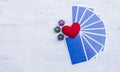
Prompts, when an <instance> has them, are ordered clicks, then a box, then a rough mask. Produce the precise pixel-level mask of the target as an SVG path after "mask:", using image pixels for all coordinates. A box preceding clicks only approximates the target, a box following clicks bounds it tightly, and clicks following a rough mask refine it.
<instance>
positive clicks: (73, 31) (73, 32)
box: [62, 23, 80, 38]
mask: <svg viewBox="0 0 120 72" xmlns="http://www.w3.org/2000/svg"><path fill="white" fill-rule="evenodd" d="M79 31H80V24H79V23H73V24H72V26H71V27H70V26H64V27H63V28H62V32H63V33H64V34H65V35H67V36H69V37H71V38H74V37H76V36H77V34H78V33H79Z"/></svg>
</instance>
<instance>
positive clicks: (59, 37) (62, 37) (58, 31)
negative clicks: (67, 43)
mask: <svg viewBox="0 0 120 72" xmlns="http://www.w3.org/2000/svg"><path fill="white" fill-rule="evenodd" d="M58 25H59V26H56V27H55V28H54V32H55V33H59V34H58V36H57V39H58V40H59V41H62V40H64V35H63V34H62V33H60V32H61V27H62V26H64V25H65V21H64V20H59V21H58Z"/></svg>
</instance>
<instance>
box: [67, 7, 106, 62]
mask: <svg viewBox="0 0 120 72" xmlns="http://www.w3.org/2000/svg"><path fill="white" fill-rule="evenodd" d="M72 22H73V23H75V22H77V23H79V24H80V28H81V30H80V33H79V34H78V35H77V36H76V37H75V38H69V37H68V38H66V39H65V40H66V44H67V47H68V51H69V54H70V59H71V62H72V64H77V63H81V62H85V61H89V60H90V59H92V58H94V57H95V56H96V54H98V53H99V52H100V51H103V50H104V44H105V39H106V31H105V27H104V24H103V21H102V20H101V19H100V17H99V16H98V15H97V14H96V13H95V12H94V10H93V9H91V8H85V7H79V6H73V7H72Z"/></svg>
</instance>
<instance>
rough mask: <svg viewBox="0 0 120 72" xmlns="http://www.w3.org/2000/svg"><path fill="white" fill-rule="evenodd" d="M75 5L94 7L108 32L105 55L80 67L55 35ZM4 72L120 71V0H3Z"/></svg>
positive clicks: (0, 59) (0, 43) (0, 48)
mask: <svg viewBox="0 0 120 72" xmlns="http://www.w3.org/2000/svg"><path fill="white" fill-rule="evenodd" d="M74 5H78V6H84V7H89V8H94V9H95V12H97V14H99V15H100V16H101V18H102V20H103V21H104V23H105V26H106V30H107V40H106V45H105V50H104V52H103V53H101V54H98V56H97V57H96V58H95V59H93V60H90V61H89V62H86V63H81V64H77V65H71V62H70V58H69V54H68V51H67V48H66V46H65V43H64V41H62V42H59V41H57V40H56V36H57V34H55V33H54V32H53V28H54V27H55V26H56V25H57V21H58V20H59V19H64V20H65V21H66V23H67V24H71V23H72V22H71V21H72V20H71V8H72V6H74ZM0 72H120V0H0Z"/></svg>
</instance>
